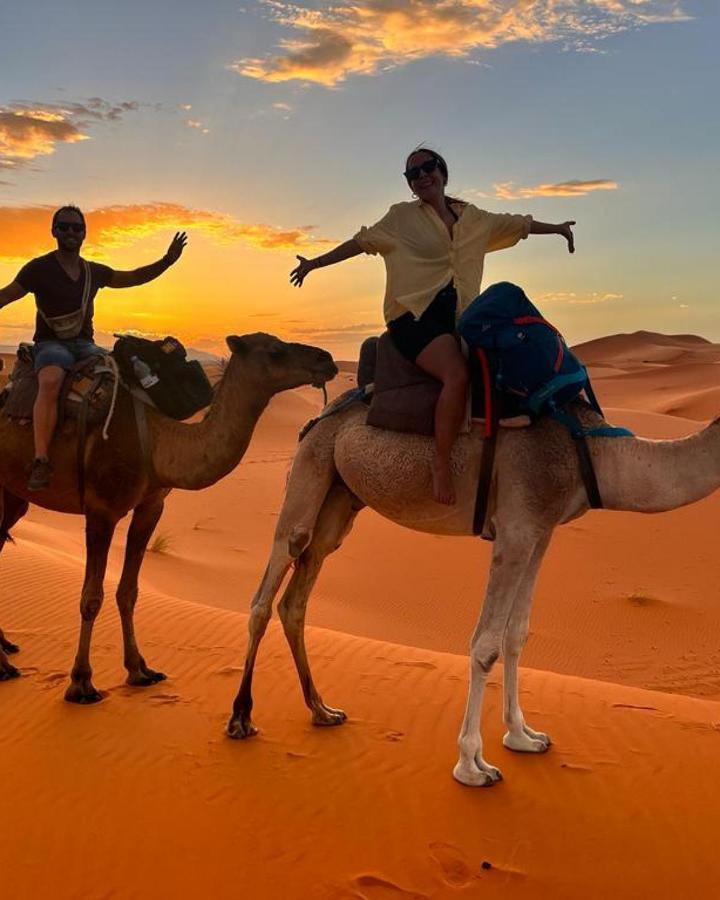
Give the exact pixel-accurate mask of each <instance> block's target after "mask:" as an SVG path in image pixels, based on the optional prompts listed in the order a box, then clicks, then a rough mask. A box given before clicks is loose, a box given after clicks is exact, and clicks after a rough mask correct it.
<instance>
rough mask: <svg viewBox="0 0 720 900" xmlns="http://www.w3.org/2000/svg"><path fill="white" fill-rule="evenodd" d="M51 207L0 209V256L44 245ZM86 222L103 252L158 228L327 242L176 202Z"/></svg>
mask: <svg viewBox="0 0 720 900" xmlns="http://www.w3.org/2000/svg"><path fill="white" fill-rule="evenodd" d="M53 209H54V208H53V207H50V206H31V207H12V206H6V207H0V234H2V236H3V239H2V241H1V242H0V259H2V260H6V261H13V262H17V261H20V260H26V259H28V258H29V257H31V256H34V255H36V254H37V253H40V252H42V251H43V250H44V249H47V247H48V242H49V241H50V240H51V238H50V220H51V217H52V213H53ZM85 218H86V220H87V226H88V236H87V242H86V246H87V248H88V249H91V250H96V251H103V250H108V249H112V248H115V247H122V246H127V245H128V244H132V243H133V242H134V241H137V240H139V239H141V238H144V237H147V236H149V235H153V234H156V233H158V232H161V231H191V232H192V231H195V232H201V233H203V234H206V235H208V236H209V237H211V238H212V239H213V240H215V241H216V242H218V243H224V244H227V243H235V242H243V243H245V244H249V245H250V246H253V247H257V248H260V249H262V250H297V249H300V248H303V247H304V248H313V247H315V248H319V247H320V246H322V245H325V244H328V243H330V241H328V240H326V239H324V238H316V237H313V236H312V235H311V234H310V233H309V232H310V230H311V226H307V225H306V226H304V227H302V228H288V229H282V228H277V227H275V226H273V225H265V224H248V223H244V222H239V221H238V220H237V219H234V218H233V217H232V216H227V215H223V214H221V213H217V212H211V211H208V210H198V209H189V208H188V207H186V206H182V205H180V204H177V203H149V204H146V205H134V206H107V207H104V208H100V209H93V210H90V211H89V212H86V213H85Z"/></svg>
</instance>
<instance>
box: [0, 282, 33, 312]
mask: <svg viewBox="0 0 720 900" xmlns="http://www.w3.org/2000/svg"><path fill="white" fill-rule="evenodd" d="M25 294H27V291H26V290H25V288H24V287H23V286H22V285H21V284H20V282H19V281H11V282H10V284H9V285H8V286H7V287H4V288H3V289H2V290H1V291H0V309H2V308H3V306H7V305H8V303H14V302H15V301H16V300H19V299H20V298H21V297H24V296H25Z"/></svg>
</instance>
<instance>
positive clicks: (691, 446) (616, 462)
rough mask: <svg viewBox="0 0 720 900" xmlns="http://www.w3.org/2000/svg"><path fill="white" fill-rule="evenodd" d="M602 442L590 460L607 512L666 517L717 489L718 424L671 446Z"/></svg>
mask: <svg viewBox="0 0 720 900" xmlns="http://www.w3.org/2000/svg"><path fill="white" fill-rule="evenodd" d="M600 440H602V441H603V442H604V443H603V447H602V449H601V452H599V453H598V454H597V456H596V455H595V454H593V457H594V459H596V460H597V473H598V478H599V480H600V485H601V490H602V493H603V500H604V502H605V505H606V507H607V508H608V509H618V510H631V511H633V512H646V513H652V512H665V511H666V510H670V509H677V508H678V507H680V506H687V505H688V504H689V503H694V502H696V501H697V500H702V498H703V497H707V496H708V495H709V494H712V493H713V491H716V490H717V489H718V488H720V420H717V421H715V422H713V423H712V424H710V425H708V426H707V427H706V428H704V429H703V430H702V431H700V432H697V433H696V434H692V435H690V436H689V437H686V438H681V439H680V440H675V441H651V440H645V439H641V438H638V439H637V440H633V441H625V440H623V439H616V438H607V439H606V438H602V439H600ZM605 441H607V443H605Z"/></svg>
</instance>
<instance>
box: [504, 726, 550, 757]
mask: <svg viewBox="0 0 720 900" xmlns="http://www.w3.org/2000/svg"><path fill="white" fill-rule="evenodd" d="M528 731H531V729H528ZM532 735H533V736H531V735H530V734H528V733H527V732H526V731H523V732H522V733H521V734H510V732H509V731H508V732H506V734H505V736H504V737H503V746H505V747H507V749H508V750H514V751H515V752H516V753H547V751H548V750H549V749H550V744H551V741H550V738H549V737H548V736H547V735H546V734H543V733H542V732H541V731H532Z"/></svg>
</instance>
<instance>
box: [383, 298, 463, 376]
mask: <svg viewBox="0 0 720 900" xmlns="http://www.w3.org/2000/svg"><path fill="white" fill-rule="evenodd" d="M456 306H457V293H456V292H455V288H454V286H453V284H452V282H450V284H448V285H446V286H445V287H444V288H443V289H442V290H441V291H438V293H437V294H436V295H435V297H434V299H433V301H432V303H431V304H430V306H428V308H427V309H426V310H425V312H424V313H423V314H422V315H421V316H420V318H419V319H416V318H415V316H414V315H413V314H412V313H410V312H407V313H405V314H404V315H402V316H398V318H397V319H393V320H392V321H391V322H388V326H387V327H388V331H389V332H390V337H391V338H392V342H393V344H395V346H396V347H397V349H398V350H399V351H400V352H401V353H402V355H403V356H404V357H405V358H406V359H409V360H410V362H415V360H416V359H417V358H418V356H419V355H420V353H422V351H423V350H424V349H425V348H426V347H427V345H428V344H429V343H430V342H431V341H434V340H435V338H436V337H440V335H441V334H454V333H455V308H456Z"/></svg>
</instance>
